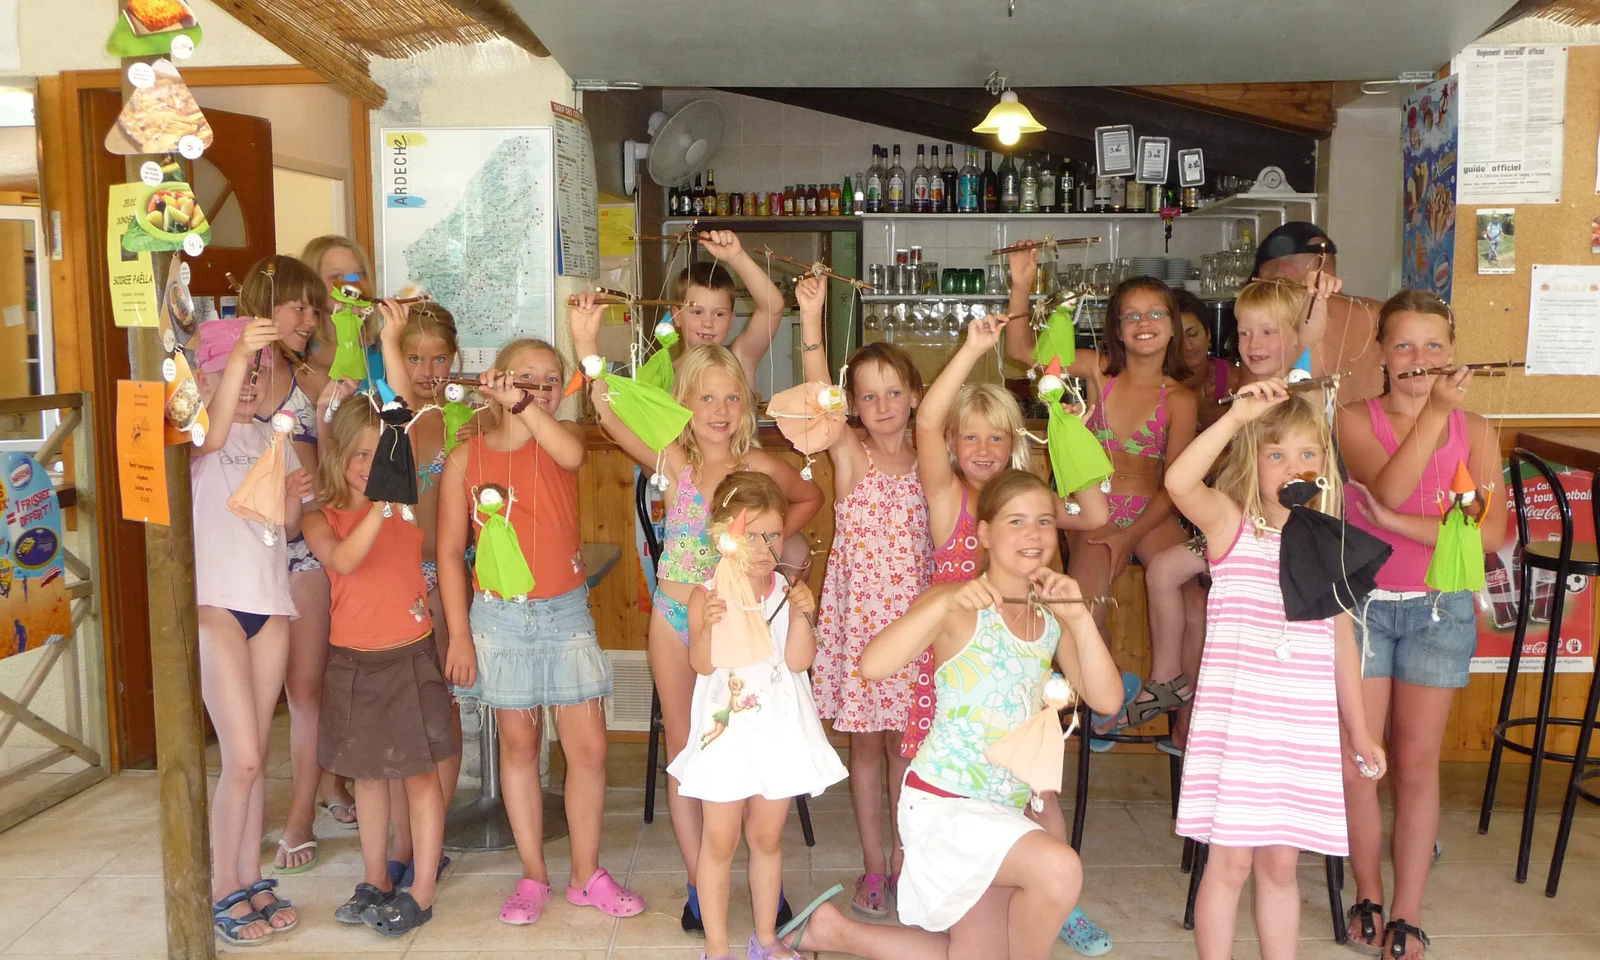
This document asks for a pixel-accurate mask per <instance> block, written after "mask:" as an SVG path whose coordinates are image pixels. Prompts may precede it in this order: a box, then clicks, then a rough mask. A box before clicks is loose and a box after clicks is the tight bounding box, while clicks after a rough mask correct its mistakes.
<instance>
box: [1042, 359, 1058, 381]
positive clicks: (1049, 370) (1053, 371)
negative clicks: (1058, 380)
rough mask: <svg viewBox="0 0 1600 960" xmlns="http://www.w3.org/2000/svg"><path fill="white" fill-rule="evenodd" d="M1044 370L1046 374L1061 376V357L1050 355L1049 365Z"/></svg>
mask: <svg viewBox="0 0 1600 960" xmlns="http://www.w3.org/2000/svg"><path fill="white" fill-rule="evenodd" d="M1044 372H1045V374H1046V375H1047V376H1056V377H1059V376H1061V358H1060V357H1051V358H1050V366H1048V367H1045V368H1044Z"/></svg>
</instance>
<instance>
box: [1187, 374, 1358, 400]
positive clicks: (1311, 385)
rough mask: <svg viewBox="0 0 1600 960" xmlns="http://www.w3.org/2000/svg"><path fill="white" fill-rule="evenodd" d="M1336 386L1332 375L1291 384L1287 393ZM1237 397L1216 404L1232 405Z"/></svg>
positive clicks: (1335, 378) (1335, 375)
mask: <svg viewBox="0 0 1600 960" xmlns="http://www.w3.org/2000/svg"><path fill="white" fill-rule="evenodd" d="M1338 385H1339V375H1338V374H1333V375H1331V376H1327V377H1313V378H1311V379H1310V380H1301V381H1300V382H1299V383H1291V384H1289V392H1290V393H1304V392H1305V391H1307V390H1320V389H1322V388H1324V387H1337V386H1338ZM1239 397H1240V394H1237V393H1230V394H1228V395H1227V396H1226V397H1223V398H1222V399H1221V400H1218V401H1217V403H1219V404H1222V403H1232V402H1233V401H1235V400H1237V399H1239Z"/></svg>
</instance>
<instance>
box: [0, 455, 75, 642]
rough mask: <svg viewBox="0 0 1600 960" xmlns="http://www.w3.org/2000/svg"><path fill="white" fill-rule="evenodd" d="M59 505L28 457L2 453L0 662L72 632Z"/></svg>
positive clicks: (41, 469) (40, 468)
mask: <svg viewBox="0 0 1600 960" xmlns="http://www.w3.org/2000/svg"><path fill="white" fill-rule="evenodd" d="M71 602H72V601H71V598H69V597H68V596H67V573H66V556H65V548H64V547H63V546H62V543H61V504H60V503H59V502H58V501H57V500H56V491H55V487H54V485H53V484H52V482H51V480H50V474H49V473H47V472H45V469H44V467H43V466H41V465H40V464H39V461H37V460H35V459H33V458H32V457H30V456H28V455H27V454H25V453H0V659H3V658H5V657H10V656H15V655H16V654H19V653H26V652H28V651H29V650H34V649H37V648H39V647H42V646H44V645H45V644H47V643H55V642H56V641H58V640H64V639H66V638H67V636H68V635H70V634H71V633H72V606H71Z"/></svg>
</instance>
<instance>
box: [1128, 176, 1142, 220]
mask: <svg viewBox="0 0 1600 960" xmlns="http://www.w3.org/2000/svg"><path fill="white" fill-rule="evenodd" d="M1127 191H1128V199H1127V202H1126V203H1125V204H1123V209H1125V210H1127V211H1128V212H1129V213H1144V204H1145V194H1146V190H1145V185H1144V184H1142V183H1140V182H1139V181H1138V180H1132V179H1130V180H1129V181H1128V188H1127Z"/></svg>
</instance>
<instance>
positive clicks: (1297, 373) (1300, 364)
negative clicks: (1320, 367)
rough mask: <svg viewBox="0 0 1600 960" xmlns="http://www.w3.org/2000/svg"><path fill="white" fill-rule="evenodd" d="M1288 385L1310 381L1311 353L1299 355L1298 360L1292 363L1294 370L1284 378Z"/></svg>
mask: <svg viewBox="0 0 1600 960" xmlns="http://www.w3.org/2000/svg"><path fill="white" fill-rule="evenodd" d="M1284 379H1285V380H1286V381H1288V382H1289V383H1303V382H1305V381H1307V380H1310V379H1312V376H1311V351H1310V350H1306V351H1304V352H1302V353H1301V354H1300V359H1298V360H1296V361H1295V362H1294V368H1293V369H1291V370H1290V371H1289V375H1288V376H1287V377H1284Z"/></svg>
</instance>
